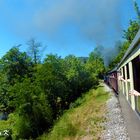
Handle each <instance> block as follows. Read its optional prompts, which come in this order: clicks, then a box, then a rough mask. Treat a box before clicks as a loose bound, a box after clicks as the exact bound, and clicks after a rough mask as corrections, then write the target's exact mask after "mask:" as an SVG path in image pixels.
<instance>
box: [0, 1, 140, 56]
mask: <svg viewBox="0 0 140 140" xmlns="http://www.w3.org/2000/svg"><path fill="white" fill-rule="evenodd" d="M132 1H133V0H0V57H2V56H3V55H5V54H6V52H7V51H8V50H9V49H10V48H11V47H13V46H16V45H18V44H22V46H21V47H20V49H21V50H22V51H27V48H28V46H27V42H28V40H30V39H31V38H35V39H36V40H37V41H38V42H41V43H42V45H43V46H45V47H46V49H45V52H43V53H44V55H46V54H50V53H52V54H58V55H59V56H62V57H65V56H67V55H69V54H73V55H76V56H78V57H79V56H88V55H89V53H90V52H91V51H93V49H94V48H95V47H96V46H100V45H102V46H104V47H105V48H106V50H107V49H110V50H111V49H112V50H113V49H114V46H115V42H116V41H118V40H122V36H123V30H124V29H127V27H128V25H129V20H130V19H136V13H135V11H134V7H133V3H132ZM136 1H137V2H138V4H139V6H140V0H136ZM43 53H42V54H43Z"/></svg>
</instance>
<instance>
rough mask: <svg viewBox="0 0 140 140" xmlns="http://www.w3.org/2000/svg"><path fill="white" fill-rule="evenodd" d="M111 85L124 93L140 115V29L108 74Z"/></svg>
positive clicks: (118, 91) (119, 92) (120, 92)
mask: <svg viewBox="0 0 140 140" xmlns="http://www.w3.org/2000/svg"><path fill="white" fill-rule="evenodd" d="M107 77H108V78H107V79H108V83H109V85H110V86H111V87H112V88H113V89H114V90H115V91H116V92H117V93H118V94H123V95H124V96H125V98H126V100H127V101H128V103H129V104H130V106H131V107H132V109H133V110H134V111H136V112H137V114H139V115H140V30H139V32H138V33H137V35H136V37H135V38H134V40H133V41H132V43H131V45H130V47H129V48H128V50H127V52H126V53H125V55H124V57H123V59H122V60H121V62H120V63H119V64H118V66H117V67H116V68H115V69H114V70H112V71H111V72H109V73H108V75H107Z"/></svg>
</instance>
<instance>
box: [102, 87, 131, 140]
mask: <svg viewBox="0 0 140 140" xmlns="http://www.w3.org/2000/svg"><path fill="white" fill-rule="evenodd" d="M104 86H105V90H106V91H107V92H109V94H110V99H109V100H108V101H107V113H106V115H105V117H106V118H107V121H106V122H105V123H104V124H103V126H104V127H105V130H104V131H103V133H102V138H101V139H102V140H130V138H129V137H128V132H127V128H126V123H125V120H124V118H123V116H122V112H121V108H120V104H119V101H118V98H117V97H116V96H115V94H114V92H113V91H112V90H111V89H110V88H109V87H108V86H107V85H104Z"/></svg>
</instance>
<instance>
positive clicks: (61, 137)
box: [38, 85, 109, 140]
mask: <svg viewBox="0 0 140 140" xmlns="http://www.w3.org/2000/svg"><path fill="white" fill-rule="evenodd" d="M108 98H109V95H108V93H107V92H105V91H104V88H103V86H101V85H100V86H99V87H98V88H97V89H96V90H95V89H93V90H90V91H89V92H87V93H86V94H85V95H84V96H83V97H82V98H79V99H77V101H76V102H75V103H73V105H72V106H71V109H69V110H68V111H66V112H65V113H64V115H63V116H62V117H61V118H60V119H59V120H58V121H57V122H56V124H55V125H54V127H53V128H52V130H51V131H50V133H49V134H47V133H46V134H44V135H43V136H41V137H40V138H38V140H78V139H84V138H85V139H88V140H92V139H94V140H96V139H99V138H100V133H101V132H102V130H103V129H104V128H103V126H102V123H103V122H104V121H105V117H104V114H105V112H106V101H107V99H108Z"/></svg>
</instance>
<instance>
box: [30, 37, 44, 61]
mask: <svg viewBox="0 0 140 140" xmlns="http://www.w3.org/2000/svg"><path fill="white" fill-rule="evenodd" d="M27 45H28V46H29V48H28V53H29V56H30V57H31V58H32V60H33V62H34V64H38V63H39V62H40V61H41V54H42V52H43V51H44V50H45V48H46V46H45V47H43V46H42V43H41V42H37V41H36V40H35V39H34V38H31V39H30V40H29V41H28V42H27Z"/></svg>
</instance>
